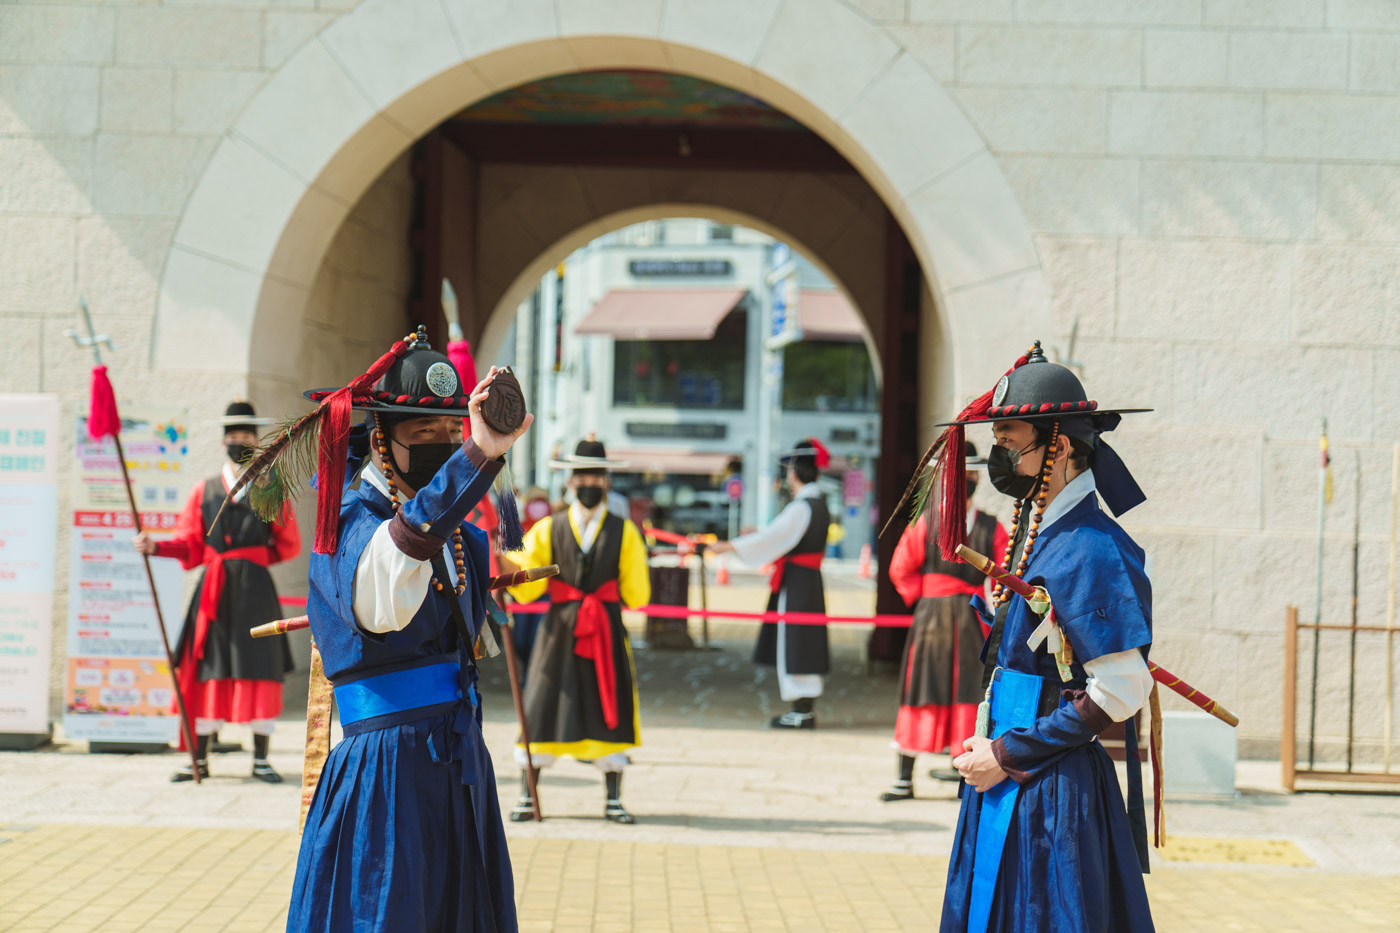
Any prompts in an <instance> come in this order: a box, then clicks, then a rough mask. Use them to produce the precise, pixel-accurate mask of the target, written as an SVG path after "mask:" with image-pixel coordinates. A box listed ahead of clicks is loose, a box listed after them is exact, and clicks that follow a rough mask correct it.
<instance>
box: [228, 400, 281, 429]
mask: <svg viewBox="0 0 1400 933" xmlns="http://www.w3.org/2000/svg"><path fill="white" fill-rule="evenodd" d="M275 423H276V419H275V418H260V417H258V413H257V411H256V410H255V409H254V408H253V404H252V403H251V402H246V401H244V400H243V399H237V400H235V401H232V402H229V403H228V407H227V408H225V409H224V416H223V417H222V418H215V419H214V424H218V425H223V428H224V430H225V432H227V431H233V430H238V429H239V428H246V429H248V430H250V431H252V430H254V429H256V428H261V427H266V426H267V425H269V424H275Z"/></svg>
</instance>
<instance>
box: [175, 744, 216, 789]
mask: <svg viewBox="0 0 1400 933" xmlns="http://www.w3.org/2000/svg"><path fill="white" fill-rule="evenodd" d="M194 757H195V758H196V759H198V760H199V776H200V777H201V778H207V777H208V776H209V736H207V735H197V736H195V738H194ZM193 780H194V766H193V765H182V766H181V767H180V769H179V770H177V771H176V772H175V773H174V774H172V775H170V783H171V784H183V783H185V782H186V781H193Z"/></svg>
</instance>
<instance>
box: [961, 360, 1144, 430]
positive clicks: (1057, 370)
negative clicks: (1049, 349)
mask: <svg viewBox="0 0 1400 933" xmlns="http://www.w3.org/2000/svg"><path fill="white" fill-rule="evenodd" d="M1148 411H1152V409H1150V408H1101V407H1100V406H1099V403H1098V402H1095V401H1093V400H1091V399H1090V398H1089V396H1088V394H1087V393H1086V392H1085V391H1084V384H1083V383H1081V382H1080V381H1079V377H1078V376H1076V375H1075V374H1074V371H1073V370H1071V369H1069V368H1068V367H1066V366H1061V365H1060V364H1059V363H1052V362H1050V361H1049V360H1047V359H1046V358H1045V355H1044V354H1043V353H1042V352H1041V349H1040V341H1038V340H1037V341H1036V342H1035V346H1034V347H1033V348H1032V349H1031V351H1030V354H1029V356H1028V358H1027V360H1026V362H1025V364H1023V365H1021V366H1018V367H1016V368H1015V369H1013V370H1011V371H1010V372H1009V373H1007V374H1006V375H1004V376H1002V377H1001V381H1000V382H998V383H997V385H996V388H995V389H994V390H993V391H992V407H991V408H989V409H988V410H987V413H986V415H984V416H982V417H980V418H967V419H965V420H962V421H945V422H943V423H941V424H936V425H934V427H936V428H946V427H948V426H949V425H952V424H989V423H991V422H993V421H1050V420H1065V419H1067V418H1071V417H1074V416H1076V415H1085V416H1089V417H1090V418H1091V419H1093V418H1097V417H1102V416H1107V415H1132V414H1139V413H1141V412H1148Z"/></svg>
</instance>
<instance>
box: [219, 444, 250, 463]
mask: <svg viewBox="0 0 1400 933" xmlns="http://www.w3.org/2000/svg"><path fill="white" fill-rule="evenodd" d="M225 449H226V450H227V451H228V458H229V459H230V460H232V461H233V462H234V463H236V464H238V465H239V466H242V465H243V458H244V457H247V456H248V454H250V453H252V451H253V448H251V447H249V446H248V445H247V444H228V445H226V447H225Z"/></svg>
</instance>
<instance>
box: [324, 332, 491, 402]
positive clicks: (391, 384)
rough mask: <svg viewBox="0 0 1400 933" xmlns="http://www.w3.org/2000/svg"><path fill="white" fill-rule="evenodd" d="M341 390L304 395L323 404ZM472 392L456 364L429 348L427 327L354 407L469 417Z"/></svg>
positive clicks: (418, 333) (357, 400)
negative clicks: (367, 395) (328, 397)
mask: <svg viewBox="0 0 1400 933" xmlns="http://www.w3.org/2000/svg"><path fill="white" fill-rule="evenodd" d="M338 389H339V387H338V386H337V387H336V388H331V389H311V390H309V391H307V392H303V393H302V395H304V396H305V397H306V398H308V399H310V400H311V401H313V402H319V401H321V399H323V398H325V397H326V396H328V395H330V394H331V393H332V392H335V391H338ZM471 390H472V386H468V385H465V384H464V383H463V382H462V375H461V373H459V372H457V367H456V366H453V365H452V361H451V360H449V359H448V358H447V357H446V356H445V355H443V354H441V353H439V352H438V351H436V350H434V349H433V348H432V347H431V346H429V344H428V332H427V328H425V327H421V326H420V327H419V328H418V332H417V334H416V335H415V336H414V339H413V343H412V344H411V345H410V346H409V348H408V350H407V352H405V353H404V355H403V356H401V357H400V358H399V359H397V360H395V361H394V363H393V365H392V366H390V367H389V370H388V371H387V372H386V373H384V375H383V376H381V377H380V379H379V381H378V382H376V383H375V384H374V388H373V389H371V390H370V392H369V397H368V399H356V402H355V404H354V405H353V406H352V407H353V408H354V410H355V411H367V412H373V413H375V414H387V415H418V416H424V415H456V416H458V417H461V418H465V417H467V403H468V402H470V401H471Z"/></svg>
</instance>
